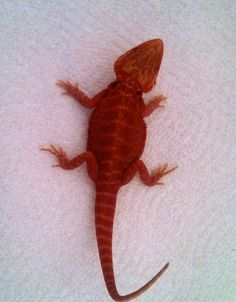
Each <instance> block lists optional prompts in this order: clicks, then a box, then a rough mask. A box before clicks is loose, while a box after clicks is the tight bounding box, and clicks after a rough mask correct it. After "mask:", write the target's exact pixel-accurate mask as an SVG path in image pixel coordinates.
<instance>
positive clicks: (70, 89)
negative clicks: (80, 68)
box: [56, 80, 79, 96]
mask: <svg viewBox="0 0 236 302" xmlns="http://www.w3.org/2000/svg"><path fill="white" fill-rule="evenodd" d="M56 85H57V86H59V87H61V88H62V89H63V90H65V91H64V92H62V95H70V96H73V95H74V92H75V91H77V90H78V89H79V88H78V84H75V85H73V84H71V83H70V82H69V81H63V80H59V81H57V83H56Z"/></svg>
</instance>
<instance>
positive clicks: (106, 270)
mask: <svg viewBox="0 0 236 302" xmlns="http://www.w3.org/2000/svg"><path fill="white" fill-rule="evenodd" d="M118 190H119V186H118V185H117V186H116V185H114V184H113V185H112V184H108V183H107V184H97V196H96V203H95V224H96V236H97V244H98V251H99V256H100V262H101V266H102V271H103V276H104V280H105V283H106V287H107V290H108V292H109V294H110V296H111V297H112V299H113V300H115V301H130V300H132V299H134V298H136V297H137V296H139V295H141V294H142V293H143V292H145V291H146V290H147V289H148V288H149V287H151V286H152V284H153V283H154V282H155V281H156V280H157V279H158V278H159V277H160V276H161V275H162V274H163V273H164V271H165V270H166V269H167V268H168V266H169V263H167V264H166V265H165V266H164V267H163V268H162V269H161V270H160V271H159V272H158V273H157V274H156V275H155V276H154V277H153V278H152V279H151V280H150V281H149V282H148V283H146V284H145V285H144V286H143V287H141V288H140V289H138V290H137V291H135V292H133V293H131V294H128V295H125V296H120V295H119V293H118V291H117V288H116V282H115V277H114V269H113V260H112V231H113V220H114V215H115V207H116V196H117V192H118Z"/></svg>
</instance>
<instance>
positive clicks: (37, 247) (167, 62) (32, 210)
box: [0, 0, 236, 302]
mask: <svg viewBox="0 0 236 302" xmlns="http://www.w3.org/2000/svg"><path fill="white" fill-rule="evenodd" d="M233 14H234V15H233ZM0 15H1V18H0V28H1V31H0V64H1V65H0V66H1V72H0V120H1V137H0V143H1V145H0V146H1V147H0V160H1V164H0V167H1V168H0V169H1V173H0V186H1V192H0V244H1V246H0V301H2V302H13V301H14V302H32V301H33V302H75V301H76V302H78V301H79V302H94V301H95V302H96V301H99V302H100V301H102V302H103V301H104V302H108V301H111V299H110V298H109V296H108V294H107V291H106V288H105V285H104V281H103V277H102V273H101V268H100V263H99V259H98V252H97V247H96V240H95V230H94V197H95V192H94V185H93V184H92V182H91V181H90V180H89V179H88V177H87V173H86V167H85V165H83V166H82V167H81V168H80V169H77V170H74V171H64V170H61V169H58V168H51V165H52V164H54V163H55V159H54V158H53V157H52V156H50V155H49V154H46V153H43V152H40V151H39V148H40V147H43V146H44V147H45V146H48V145H49V144H55V145H56V146H61V147H63V148H64V149H65V150H66V151H67V152H68V155H69V156H70V157H73V156H75V155H77V154H78V153H80V152H83V151H84V150H85V148H86V138H87V127H88V126H87V121H88V118H89V115H90V112H89V110H87V109H85V108H83V107H82V106H79V105H78V104H76V102H74V101H72V100H71V99H70V98H68V97H65V96H61V90H60V89H59V88H58V87H56V86H55V82H56V81H57V80H58V79H66V80H70V81H72V82H78V83H79V85H80V88H81V89H82V90H83V91H84V92H86V93H87V94H88V95H91V96H92V95H94V94H95V93H97V92H98V91H100V90H101V89H103V88H104V87H105V86H106V85H107V84H108V83H109V82H111V81H112V80H113V79H114V72H113V63H114V61H115V59H116V58H117V56H119V55H121V54H123V53H124V52H125V51H126V50H128V49H130V48H132V47H133V46H135V45H137V44H139V43H141V42H144V41H146V40H148V39H152V38H161V39H162V40H163V41H164V44H165V51H164V58H163V62H162V66H161V70H160V73H159V76H158V80H157V86H156V87H155V88H154V89H153V91H152V93H150V94H149V95H146V96H145V98H146V99H148V98H150V97H151V96H153V95H155V94H157V93H163V94H165V95H167V96H168V100H167V103H166V107H165V109H164V110H163V109H162V110H159V111H157V112H155V113H153V114H152V115H151V116H150V117H148V118H147V119H146V121H147V125H148V137H147V143H146V147H145V151H144V154H143V157H142V159H143V160H144V162H145V163H146V164H147V167H148V168H149V170H150V171H151V170H153V169H155V168H157V167H158V165H160V164H164V163H165V162H168V164H169V165H170V166H174V165H176V164H177V165H178V166H179V168H178V169H177V170H176V171H175V172H173V173H172V174H170V175H168V176H166V177H165V179H164V182H165V185H164V186H157V187H152V188H148V187H145V185H143V184H142V183H141V181H140V180H139V177H135V178H134V179H133V181H132V182H131V183H130V184H128V185H127V186H125V187H123V188H122V189H121V191H120V194H119V196H118V202H117V212H116V220H115V229H114V231H115V232H114V245H113V250H114V262H115V272H116V277H117V286H118V289H119V290H120V293H121V294H126V293H129V292H131V291H133V290H136V289H137V288H138V287H140V286H142V285H143V284H144V283H146V282H147V281H148V280H149V279H150V278H151V277H152V276H153V275H154V274H155V273H156V272H157V271H158V270H159V269H160V268H161V267H162V266H163V265H164V264H165V263H166V262H168V261H169V262H170V267H169V268H168V270H167V272H166V273H165V274H164V275H163V276H162V277H161V279H160V280H159V281H158V282H157V283H156V284H155V285H154V286H153V287H152V288H151V289H149V290H148V291H147V292H146V293H145V294H144V295H143V296H141V297H140V298H138V299H137V301H140V302H141V301H147V302H156V301H163V302H173V301H176V302H185V301H191V302H202V301H206V302H231V301H233V300H234V299H235V297H236V287H235V284H236V274H235V249H236V243H235V236H236V224H235V216H236V206H235V200H236V183H235V173H236V148H235V147H236V142H235V133H236V122H235V114H236V112H235V111H236V108H235V95H236V94H235V51H236V49H235V44H236V41H235V36H236V35H235V34H236V32H235V28H236V26H235V22H234V20H235V10H233V1H230V0H229V1H221V0H216V1H203V0H200V1H155V0H146V1H141V0H138V1H128V0H127V1H97V0H96V1H95V0H92V1H76V0H74V1H73V0H67V1H62V0H59V1H18V0H11V1H9V0H1V3H0Z"/></svg>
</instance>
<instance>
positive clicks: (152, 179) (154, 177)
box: [121, 160, 177, 187]
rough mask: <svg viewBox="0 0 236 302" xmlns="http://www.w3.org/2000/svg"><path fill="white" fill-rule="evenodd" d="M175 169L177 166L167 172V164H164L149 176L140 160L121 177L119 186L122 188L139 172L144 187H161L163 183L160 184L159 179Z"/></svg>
mask: <svg viewBox="0 0 236 302" xmlns="http://www.w3.org/2000/svg"><path fill="white" fill-rule="evenodd" d="M175 169H177V166H176V167H174V168H171V169H169V170H168V169H167V164H165V165H163V166H160V167H159V168H158V169H157V170H156V171H155V172H154V173H153V174H151V175H150V173H149V172H148V169H147V167H146V166H145V164H144V162H143V161H142V160H137V161H136V162H134V163H133V164H132V165H131V166H130V167H129V168H128V169H127V170H126V172H125V173H124V175H123V179H122V182H121V184H122V186H123V185H126V184H127V183H129V182H130V181H131V179H132V178H133V177H134V175H135V174H136V173H137V172H139V174H140V177H141V180H142V182H143V183H144V184H145V185H147V186H150V187H151V186H154V185H163V183H162V182H160V179H161V178H162V177H163V176H165V175H167V174H169V173H170V172H172V171H174V170H175Z"/></svg>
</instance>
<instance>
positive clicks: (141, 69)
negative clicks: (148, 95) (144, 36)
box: [114, 39, 164, 92]
mask: <svg viewBox="0 0 236 302" xmlns="http://www.w3.org/2000/svg"><path fill="white" fill-rule="evenodd" d="M163 49H164V45H163V42H162V40H160V39H154V40H149V41H146V42H144V43H142V44H140V45H138V46H136V47H134V48H132V49H130V50H129V51H127V52H126V53H124V54H123V55H122V56H120V57H119V58H118V59H117V61H116V62H115V65H114V69H115V73H116V76H117V79H118V80H119V81H121V82H124V81H125V82H127V83H129V82H131V83H132V85H135V86H136V87H135V88H137V89H138V90H141V91H142V92H148V91H150V90H151V89H152V87H153V86H154V85H155V82H156V77H157V74H158V71H159V69H160V65H161V60H162V56H163Z"/></svg>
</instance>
